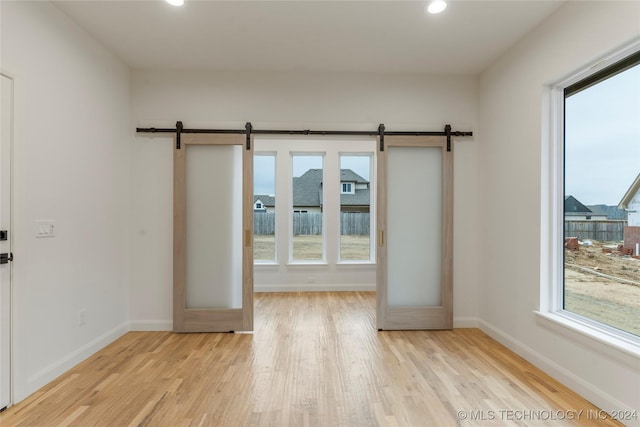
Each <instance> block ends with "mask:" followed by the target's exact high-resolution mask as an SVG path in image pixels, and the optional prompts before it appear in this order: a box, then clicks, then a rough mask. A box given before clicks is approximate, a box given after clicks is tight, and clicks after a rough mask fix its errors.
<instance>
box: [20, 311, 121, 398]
mask: <svg viewBox="0 0 640 427" xmlns="http://www.w3.org/2000/svg"><path fill="white" fill-rule="evenodd" d="M127 332H129V322H124V323H121V324H120V325H118V326H116V327H115V328H113V329H111V330H110V331H107V332H105V333H104V334H102V335H100V336H99V337H97V338H96V339H94V340H92V341H89V342H88V343H87V344H85V345H83V346H82V347H80V348H78V349H77V350H75V351H73V352H72V353H70V354H68V355H66V356H65V357H63V358H61V359H59V360H57V361H56V362H54V363H52V364H50V365H49V366H47V367H46V368H44V369H41V370H40V371H38V372H36V373H35V374H33V375H31V376H30V377H29V378H27V385H26V389H27V390H32V392H33V391H35V390H38V389H40V388H41V387H44V386H45V385H47V384H48V383H50V382H51V381H53V380H54V379H56V378H57V377H59V376H60V375H62V374H63V373H65V372H67V371H68V370H70V369H71V368H73V367H74V366H76V365H77V364H78V363H80V362H83V361H84V360H86V359H88V358H89V357H90V356H92V355H93V354H95V353H97V352H98V351H100V350H102V349H103V348H105V347H106V346H108V345H109V344H111V343H112V342H114V341H115V340H117V339H118V338H120V337H122V336H123V335H124V334H126V333H127ZM19 400H22V399H19Z"/></svg>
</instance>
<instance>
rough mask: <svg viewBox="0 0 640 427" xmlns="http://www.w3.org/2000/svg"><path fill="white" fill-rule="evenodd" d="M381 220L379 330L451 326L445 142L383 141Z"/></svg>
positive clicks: (449, 180) (449, 174)
mask: <svg viewBox="0 0 640 427" xmlns="http://www.w3.org/2000/svg"><path fill="white" fill-rule="evenodd" d="M378 146H379V144H378ZM377 218H378V251H377V254H378V255H377V285H376V286H377V327H378V329H380V330H393V329H451V328H452V327H453V281H452V275H453V271H452V270H453V247H452V246H453V153H452V152H448V151H447V141H446V137H444V136H388V137H385V140H384V150H383V151H379V152H378V215H377Z"/></svg>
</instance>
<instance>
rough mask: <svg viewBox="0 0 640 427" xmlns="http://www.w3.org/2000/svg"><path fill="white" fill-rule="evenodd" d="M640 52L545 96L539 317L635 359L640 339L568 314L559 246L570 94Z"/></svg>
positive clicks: (613, 58) (611, 59)
mask: <svg viewBox="0 0 640 427" xmlns="http://www.w3.org/2000/svg"><path fill="white" fill-rule="evenodd" d="M639 50H640V41H637V40H636V41H635V42H633V43H632V44H630V45H629V46H626V47H624V48H622V49H620V50H618V51H617V52H616V53H614V54H612V55H609V56H608V57H606V58H604V59H602V60H600V61H597V62H595V63H594V64H591V65H589V66H587V67H584V68H583V69H581V70H580V71H578V72H576V73H575V74H573V75H572V76H570V77H568V78H566V79H564V80H562V81H561V82H558V83H556V84H554V85H552V86H550V87H547V88H546V89H545V91H544V92H543V97H542V101H543V105H542V114H541V115H542V130H541V134H542V141H541V146H542V150H541V156H542V170H541V183H540V184H541V189H542V194H541V203H540V205H541V212H540V218H541V223H540V304H539V312H537V314H538V316H539V318H543V319H545V320H547V321H549V322H553V325H554V328H555V329H556V330H557V329H558V328H559V327H564V328H567V329H568V330H571V331H573V332H577V333H578V334H577V335H576V334H575V333H574V334H570V338H574V339H575V338H578V340H580V339H581V338H579V337H584V336H588V337H591V338H592V339H595V340H596V341H598V342H599V343H600V344H604V345H607V346H610V347H611V348H612V349H625V348H626V349H628V350H629V351H630V354H632V355H635V354H636V352H637V351H638V350H637V349H638V348H640V338H636V337H635V336H631V338H629V337H630V335H629V334H628V333H626V332H624V331H619V332H618V330H616V329H615V328H609V327H608V326H604V325H603V327H601V326H599V325H598V324H597V322H593V321H591V319H588V318H584V320H583V319H582V318H581V316H578V315H575V316H574V315H573V313H568V312H564V310H563V304H562V302H563V300H564V294H563V286H562V284H563V279H564V278H563V274H564V265H563V250H564V249H563V248H562V245H560V244H559V242H561V241H562V238H563V235H562V233H563V221H564V203H563V201H564V186H563V180H564V151H563V147H564V140H563V138H564V89H565V88H566V87H568V86H570V85H572V84H574V83H576V82H579V81H581V80H583V79H584V78H586V77H588V76H590V75H592V74H594V73H596V72H598V71H600V70H602V69H604V68H606V67H608V66H610V65H612V64H614V63H616V62H618V61H620V60H622V59H624V58H626V57H628V56H629V55H631V54H633V53H635V52H637V51H639ZM547 323H548V322H547ZM548 324H549V323H548ZM605 332H606V333H605ZM625 342H626V343H631V344H628V345H630V346H631V347H625V344H622V343H625ZM634 348H635V350H634ZM625 351H626V350H625ZM636 363H637V361H636Z"/></svg>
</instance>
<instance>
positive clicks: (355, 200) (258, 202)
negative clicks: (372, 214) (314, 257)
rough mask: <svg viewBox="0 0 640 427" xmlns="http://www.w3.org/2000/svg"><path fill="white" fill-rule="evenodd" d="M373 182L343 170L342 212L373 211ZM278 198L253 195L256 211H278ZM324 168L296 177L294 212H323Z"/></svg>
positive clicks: (341, 175)
mask: <svg viewBox="0 0 640 427" xmlns="http://www.w3.org/2000/svg"><path fill="white" fill-rule="evenodd" d="M369 193H370V186H369V181H367V180H366V179H364V178H363V177H361V176H360V175H358V174H357V173H355V172H354V171H352V170H351V169H341V170H340V211H341V212H369V206H370V202H369V200H370V194H369ZM275 205H276V198H275V197H274V196H270V195H264V194H257V195H255V196H253V211H254V212H274V211H275ZM322 209H323V196H322V169H309V170H308V171H306V172H305V173H304V174H302V175H301V176H300V177H294V178H293V211H294V213H312V212H322Z"/></svg>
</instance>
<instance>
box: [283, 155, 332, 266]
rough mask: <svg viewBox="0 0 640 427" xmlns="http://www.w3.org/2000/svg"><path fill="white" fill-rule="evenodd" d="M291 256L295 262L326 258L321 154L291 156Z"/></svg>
mask: <svg viewBox="0 0 640 427" xmlns="http://www.w3.org/2000/svg"><path fill="white" fill-rule="evenodd" d="M291 159H292V168H293V170H292V177H293V182H292V200H291V203H292V210H293V212H292V213H291V214H292V215H293V218H292V219H293V221H292V230H291V235H292V239H291V244H292V253H291V258H292V259H293V260H294V261H302V260H304V261H322V260H323V259H324V234H323V227H322V225H323V206H324V192H323V186H322V182H323V180H324V176H323V173H324V172H323V157H322V156H321V155H302V154H300V155H297V154H296V155H292V157H291Z"/></svg>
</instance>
